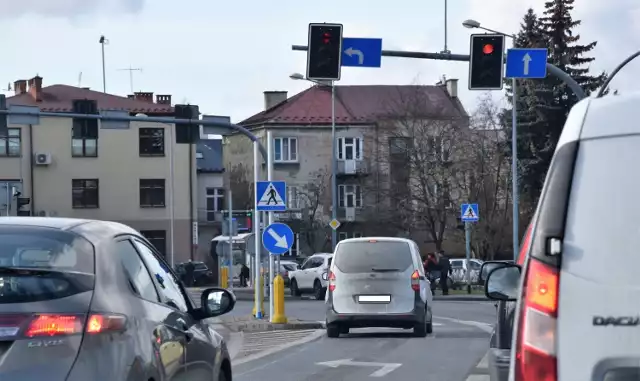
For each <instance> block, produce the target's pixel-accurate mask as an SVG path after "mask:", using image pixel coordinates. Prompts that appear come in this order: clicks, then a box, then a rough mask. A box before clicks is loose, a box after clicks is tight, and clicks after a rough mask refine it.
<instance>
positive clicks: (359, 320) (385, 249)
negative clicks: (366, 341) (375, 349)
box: [326, 237, 433, 337]
mask: <svg viewBox="0 0 640 381" xmlns="http://www.w3.org/2000/svg"><path fill="white" fill-rule="evenodd" d="M328 283H329V285H328V288H327V296H326V323H327V336H329V337H339V336H340V334H341V333H342V334H346V333H349V329H350V328H364V327H392V328H405V329H410V328H413V332H414V334H415V335H416V336H418V337H425V336H427V334H428V333H431V332H432V331H433V324H432V320H433V315H432V312H431V304H432V301H433V295H432V294H431V286H430V284H429V281H428V280H427V278H426V277H425V275H424V268H423V266H422V261H421V258H420V251H419V249H418V245H417V244H416V243H415V242H413V241H412V240H410V239H405V238H390V237H366V238H351V239H345V240H343V241H340V242H339V243H338V245H337V246H336V249H335V252H334V257H333V263H332V264H331V268H330V271H329V275H328Z"/></svg>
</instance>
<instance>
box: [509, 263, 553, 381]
mask: <svg viewBox="0 0 640 381" xmlns="http://www.w3.org/2000/svg"><path fill="white" fill-rule="evenodd" d="M525 276H526V278H525V283H524V287H523V289H522V292H523V299H522V301H521V312H520V320H519V325H518V336H517V346H516V349H517V350H516V377H515V380H516V381H557V379H558V373H557V358H556V337H557V336H556V334H557V331H556V329H557V322H556V320H557V317H558V285H559V280H560V278H559V274H558V270H557V269H555V268H553V267H551V266H548V265H546V264H544V263H542V262H540V261H539V260H537V259H535V258H531V259H530V262H529V265H528V266H527V273H526V274H525Z"/></svg>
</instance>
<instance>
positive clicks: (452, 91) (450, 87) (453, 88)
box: [445, 79, 458, 98]
mask: <svg viewBox="0 0 640 381" xmlns="http://www.w3.org/2000/svg"><path fill="white" fill-rule="evenodd" d="M445 85H446V86H447V93H449V96H450V97H451V98H457V97H458V80H457V79H447V80H446V81H445Z"/></svg>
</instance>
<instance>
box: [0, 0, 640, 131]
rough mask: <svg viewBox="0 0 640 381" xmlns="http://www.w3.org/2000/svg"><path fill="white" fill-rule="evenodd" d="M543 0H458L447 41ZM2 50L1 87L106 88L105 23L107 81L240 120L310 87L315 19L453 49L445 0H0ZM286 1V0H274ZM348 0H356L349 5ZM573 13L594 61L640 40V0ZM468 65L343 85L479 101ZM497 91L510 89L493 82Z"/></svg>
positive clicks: (381, 73)
mask: <svg viewBox="0 0 640 381" xmlns="http://www.w3.org/2000/svg"><path fill="white" fill-rule="evenodd" d="M543 3H544V2H543V1H542V0H489V1H487V0H449V20H448V31H449V33H448V35H449V49H450V50H451V51H452V52H453V53H460V54H468V50H469V39H468V36H469V34H470V33H472V32H471V31H470V30H468V29H465V28H463V27H462V26H461V23H462V21H463V20H465V19H476V20H478V21H480V22H482V24H483V25H484V26H486V27H489V28H492V29H497V30H500V31H503V32H506V33H513V32H516V31H517V30H518V25H519V23H520V20H521V18H522V16H523V15H524V13H525V12H526V10H527V8H528V7H530V6H533V7H534V9H536V10H537V11H541V10H542V6H543V5H542V4H543ZM0 4H1V5H2V6H1V7H0V9H1V12H0V22H2V26H3V28H2V30H3V33H2V34H1V35H0V46H2V52H3V59H2V61H1V63H0V68H1V69H2V70H0V73H2V75H3V77H2V78H0V84H2V85H0V87H1V88H2V89H6V84H3V83H9V82H11V83H12V82H13V81H14V80H17V79H28V78H31V77H33V76H35V75H36V74H39V75H41V76H42V77H43V78H44V85H45V86H47V85H51V84H69V85H74V86H77V85H78V79H79V75H80V73H82V84H81V85H82V86H83V87H91V88H92V89H96V90H101V89H102V69H101V55H100V44H99V43H98V40H99V38H100V35H101V34H104V35H105V36H106V37H107V38H108V39H109V42H110V43H109V45H108V46H107V47H106V62H107V91H108V92H110V93H115V94H120V95H125V94H127V93H129V92H130V83H129V73H128V72H127V71H122V70H120V69H124V68H128V67H134V68H142V69H143V71H142V72H135V73H134V90H135V91H152V92H155V93H161V94H172V95H173V96H174V102H177V103H180V102H183V101H188V102H189V103H191V104H197V105H199V106H200V110H201V111H202V112H205V113H209V114H216V115H230V116H231V117H232V120H233V121H239V120H241V119H243V118H246V117H248V116H250V115H252V114H254V113H257V112H259V111H261V110H262V108H263V105H264V104H263V95H262V92H263V91H265V90H287V91H289V95H292V94H294V93H296V92H299V91H301V90H303V89H304V88H306V87H308V84H307V83H306V82H304V81H293V80H290V79H289V78H288V76H289V74H291V73H292V72H304V70H305V60H306V55H305V53H304V52H294V51H292V50H291V45H293V44H298V45H305V44H306V38H307V25H308V23H309V22H340V23H343V24H344V36H345V37H378V38H382V39H383V48H384V49H390V50H391V49H393V50H419V51H428V52H438V51H441V50H442V49H443V48H444V35H445V33H444V30H445V29H444V0H430V1H424V0H421V1H418V0H395V1H392V2H388V1H372V0H349V1H344V0H343V1H338V0H323V1H293V0H279V1H257V0H246V1H237V2H215V1H204V0H182V1H181V2H176V1H169V0H153V1H151V0H20V1H12V0H0ZM274 4H277V5H274ZM345 4H348V5H345ZM574 18H578V19H581V20H582V22H583V25H582V26H581V27H580V28H579V30H578V32H579V33H580V35H581V36H582V41H584V42H585V43H586V42H590V41H593V40H597V41H598V47H597V48H596V50H595V51H594V56H595V57H596V58H597V59H596V61H595V63H594V64H593V66H592V69H593V70H594V71H600V70H607V71H611V70H612V69H613V68H614V67H615V66H616V65H617V64H618V63H619V62H620V61H622V60H623V59H624V58H626V57H627V56H628V55H630V54H631V53H633V52H634V50H638V49H640V1H638V0H613V1H603V0H578V1H576V10H575V11H574ZM467 72H468V65H467V64H466V63H460V62H437V61H426V60H416V59H406V58H383V61H382V68H381V69H360V68H345V69H343V74H342V80H341V81H340V84H345V85H352V84H361V85H364V84H411V83H420V84H433V83H435V82H436V81H437V80H438V78H439V77H441V76H442V75H446V76H447V77H448V78H458V79H460V89H461V95H460V96H461V98H462V101H463V103H464V104H465V106H466V107H467V108H468V109H470V110H472V109H473V108H474V106H475V99H476V98H477V97H478V96H479V95H480V94H478V93H476V92H471V91H468V90H467V77H468V75H467ZM639 77H640V59H638V61H637V62H635V63H632V64H630V65H629V66H628V67H627V68H626V69H625V70H624V71H623V72H622V73H621V74H620V75H619V77H617V80H615V81H614V83H613V87H614V88H617V89H619V90H620V91H621V92H627V91H631V90H635V89H636V88H637V87H638V78H639ZM494 97H495V98H500V97H501V94H500V93H499V92H495V94H494Z"/></svg>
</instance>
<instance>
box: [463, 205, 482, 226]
mask: <svg viewBox="0 0 640 381" xmlns="http://www.w3.org/2000/svg"><path fill="white" fill-rule="evenodd" d="M460 219H461V220H462V222H478V221H479V220H480V214H479V213H478V204H462V205H461V208H460Z"/></svg>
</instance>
